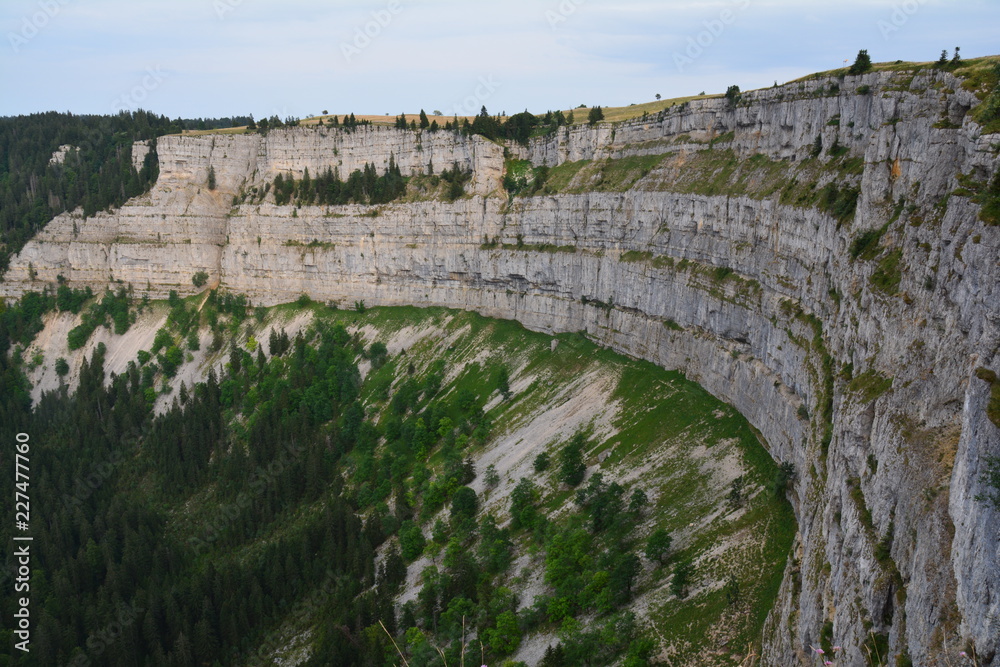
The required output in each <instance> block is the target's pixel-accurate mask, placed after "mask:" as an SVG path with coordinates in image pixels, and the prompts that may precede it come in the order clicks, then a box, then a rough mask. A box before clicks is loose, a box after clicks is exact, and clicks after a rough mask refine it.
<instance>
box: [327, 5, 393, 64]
mask: <svg viewBox="0 0 1000 667" xmlns="http://www.w3.org/2000/svg"><path fill="white" fill-rule="evenodd" d="M402 11H403V5H402V4H400V1H399V0H389V3H388V4H387V5H386V6H385V9H379V10H376V11H373V12H372V13H371V17H372V18H371V20H370V21H367V22H366V23H365V24H364V25H363V26H360V25H359V26H356V27H355V28H354V39H353V40H351V41H350V42H341V43H340V52H341V53H342V54H343V55H344V59H345V60H346V61H347V62H351V60H353V59H354V58H356V57H358V56H360V55H361V53H362V52H363V51H364V50H365V49H367V48H368V47H369V46H371V43H372V41H373V40H374V39H375V38H377V37H378V36H379V35H381V34H382V31H383V30H385V29H386V28H388V27H389V25H391V24H392V20H393V19H394V18H396V17H397V16H398V15H399V14H400V13H401V12H402Z"/></svg>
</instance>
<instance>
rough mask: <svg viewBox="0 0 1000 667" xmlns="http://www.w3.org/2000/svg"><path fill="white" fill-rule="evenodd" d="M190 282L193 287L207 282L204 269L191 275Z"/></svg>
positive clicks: (202, 285)
mask: <svg viewBox="0 0 1000 667" xmlns="http://www.w3.org/2000/svg"><path fill="white" fill-rule="evenodd" d="M191 282H192V284H194V286H195V287H204V286H205V283H207V282H208V274H207V273H205V272H204V271H199V272H198V273H196V274H194V275H193V276H191Z"/></svg>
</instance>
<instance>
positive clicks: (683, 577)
mask: <svg viewBox="0 0 1000 667" xmlns="http://www.w3.org/2000/svg"><path fill="white" fill-rule="evenodd" d="M693 573H694V568H693V567H692V565H691V561H690V560H687V559H685V560H682V561H681V562H679V563H677V565H675V566H674V576H673V578H672V579H671V580H670V592H671V593H673V594H674V595H676V596H677V597H679V598H683V597H685V596H686V595H687V587H688V584H689V583H690V582H691V575H692V574H693Z"/></svg>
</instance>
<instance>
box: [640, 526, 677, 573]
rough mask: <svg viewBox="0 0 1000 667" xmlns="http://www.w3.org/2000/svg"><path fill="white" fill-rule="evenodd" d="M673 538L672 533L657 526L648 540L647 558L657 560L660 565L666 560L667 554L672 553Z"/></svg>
mask: <svg viewBox="0 0 1000 667" xmlns="http://www.w3.org/2000/svg"><path fill="white" fill-rule="evenodd" d="M672 541H673V540H672V539H671V537H670V533H668V532H667V531H666V530H664V529H662V528H657V529H656V530H655V531H653V534H652V535H650V536H649V539H648V540H646V558H648V559H649V560H655V561H656V562H657V563H659V564H660V565H663V563H664V562H665V561H666V558H667V554H669V553H670V543H671V542H672Z"/></svg>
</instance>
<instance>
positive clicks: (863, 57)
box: [847, 49, 872, 74]
mask: <svg viewBox="0 0 1000 667" xmlns="http://www.w3.org/2000/svg"><path fill="white" fill-rule="evenodd" d="M871 68H872V59H871V56H869V55H868V50H867V49H861V50H860V51H858V55H857V57H856V58H855V59H854V64H853V65H851V67H850V68H849V69H848V70H847V73H848V74H864V73H865V72H868V71H870V70H871Z"/></svg>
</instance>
